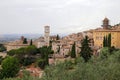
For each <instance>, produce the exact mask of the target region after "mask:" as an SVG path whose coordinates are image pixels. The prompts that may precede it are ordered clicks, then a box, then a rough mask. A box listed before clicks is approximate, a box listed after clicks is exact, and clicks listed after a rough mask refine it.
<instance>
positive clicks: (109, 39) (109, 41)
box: [108, 34, 111, 47]
mask: <svg viewBox="0 0 120 80" xmlns="http://www.w3.org/2000/svg"><path fill="white" fill-rule="evenodd" d="M108 47H111V34H108Z"/></svg>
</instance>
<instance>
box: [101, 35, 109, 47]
mask: <svg viewBox="0 0 120 80" xmlns="http://www.w3.org/2000/svg"><path fill="white" fill-rule="evenodd" d="M103 47H111V34H108V36H104V39H103Z"/></svg>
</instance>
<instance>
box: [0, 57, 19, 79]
mask: <svg viewBox="0 0 120 80" xmlns="http://www.w3.org/2000/svg"><path fill="white" fill-rule="evenodd" d="M1 67H2V69H1V70H0V79H3V78H9V77H15V76H16V75H17V73H18V72H19V69H20V66H19V62H18V60H17V59H16V58H14V57H7V58H5V59H4V60H3V61H2V64H1Z"/></svg>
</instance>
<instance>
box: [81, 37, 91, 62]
mask: <svg viewBox="0 0 120 80" xmlns="http://www.w3.org/2000/svg"><path fill="white" fill-rule="evenodd" d="M89 42H90V40H89V39H88V36H85V38H84V39H83V41H82V43H81V45H82V47H81V52H80V55H81V57H83V59H84V61H85V62H88V60H89V59H90V58H91V56H92V49H91V48H90V47H89Z"/></svg>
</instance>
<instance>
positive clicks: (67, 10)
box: [0, 0, 120, 34]
mask: <svg viewBox="0 0 120 80" xmlns="http://www.w3.org/2000/svg"><path fill="white" fill-rule="evenodd" d="M104 17H108V18H109V19H110V21H111V24H112V25H113V24H117V23H119V22H120V0H0V34H6V33H20V34H21V33H40V34H42V33H43V30H44V26H45V25H50V26H51V32H52V33H73V32H75V33H76V32H81V31H83V30H88V29H94V28H97V27H100V26H101V24H102V20H103V18H104Z"/></svg>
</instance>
